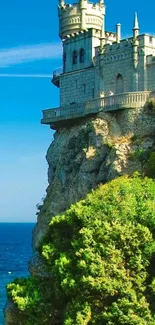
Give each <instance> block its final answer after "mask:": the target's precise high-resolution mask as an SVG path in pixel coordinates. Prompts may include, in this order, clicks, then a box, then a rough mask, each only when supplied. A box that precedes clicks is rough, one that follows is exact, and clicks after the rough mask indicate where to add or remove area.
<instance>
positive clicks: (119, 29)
mask: <svg viewBox="0 0 155 325" xmlns="http://www.w3.org/2000/svg"><path fill="white" fill-rule="evenodd" d="M120 40H121V24H119V23H118V24H117V25H116V41H117V43H120Z"/></svg>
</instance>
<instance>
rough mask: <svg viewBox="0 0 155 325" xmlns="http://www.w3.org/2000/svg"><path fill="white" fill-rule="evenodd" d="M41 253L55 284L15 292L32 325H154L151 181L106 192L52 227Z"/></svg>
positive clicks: (21, 286)
mask: <svg viewBox="0 0 155 325" xmlns="http://www.w3.org/2000/svg"><path fill="white" fill-rule="evenodd" d="M40 253H41V254H42V257H43V259H44V261H45V263H46V267H47V271H48V272H49V274H51V280H50V282H49V280H48V281H47V280H45V279H40V280H38V279H36V278H30V279H28V280H23V281H25V282H23V283H22V282H20V281H16V282H15V283H14V284H11V285H9V287H8V290H9V295H10V296H11V297H12V299H13V301H14V302H15V303H16V304H17V305H18V308H19V309H20V310H21V311H23V313H26V315H27V325H41V324H46V325H54V324H59V325H155V309H154V297H155V268H154V266H155V183H154V182H153V180H152V179H147V178H145V179H141V178H139V177H138V176H135V177H133V178H128V177H125V176H124V177H120V178H118V179H115V180H114V181H112V182H110V183H108V184H106V185H103V186H100V187H99V188H98V189H97V190H95V191H93V192H92V193H91V194H89V195H88V196H87V197H86V199H85V200H82V201H80V202H78V203H77V204H75V205H72V206H71V207H70V209H69V210H68V211H66V213H65V214H63V215H59V216H56V217H54V218H53V219H52V221H51V223H50V225H49V232H48V234H47V236H46V238H44V240H43V242H42V245H41V247H40ZM26 281H27V282H26ZM21 298H22V299H21ZM34 311H35V316H34V315H33V313H34Z"/></svg>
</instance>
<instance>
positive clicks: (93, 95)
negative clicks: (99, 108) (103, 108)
mask: <svg viewBox="0 0 155 325" xmlns="http://www.w3.org/2000/svg"><path fill="white" fill-rule="evenodd" d="M94 97H95V90H94V88H92V98H94Z"/></svg>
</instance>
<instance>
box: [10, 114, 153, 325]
mask: <svg viewBox="0 0 155 325" xmlns="http://www.w3.org/2000/svg"><path fill="white" fill-rule="evenodd" d="M154 151H155V114H154V112H153V111H150V110H148V109H139V110H137V109H136V110H135V109H129V110H121V111H118V112H112V113H103V112H101V113H99V114H98V115H96V116H93V117H89V118H87V119H81V120H80V121H78V123H77V124H75V125H70V126H69V125H68V126H67V127H63V128H61V129H59V130H57V131H56V132H55V134H54V140H53V142H52V144H51V145H50V147H49V149H48V152H47V156H46V158H47V162H48V165H49V169H48V181H49V186H48V188H47V195H46V198H45V199H44V202H43V204H42V205H40V206H39V207H38V212H37V214H38V221H37V224H36V227H35V229H34V232H33V247H34V250H35V252H36V254H35V255H34V257H33V258H32V260H31V261H30V267H29V268H30V272H31V274H40V275H41V276H47V274H45V272H44V267H43V264H42V262H41V261H40V258H39V253H37V251H38V247H39V243H40V241H41V239H42V237H43V236H44V234H45V233H46V231H47V229H48V223H49V221H50V219H51V218H52V216H54V215H57V214H60V213H61V212H62V211H64V210H66V209H67V208H68V207H69V206H70V205H71V204H72V203H74V202H76V201H78V200H80V199H81V198H83V197H85V196H86V194H87V193H88V192H90V191H91V190H92V189H94V188H96V187H97V186H98V185H99V184H100V183H105V182H107V181H109V180H111V179H113V178H116V177H118V176H120V175H122V174H125V173H127V174H132V173H133V172H134V171H139V172H141V173H145V174H147V173H148V170H149V169H148V162H149V161H151V159H152V155H153V154H154ZM150 163H152V161H151V162H150ZM11 308H12V306H11ZM5 314H6V325H15V324H18V323H17V313H13V312H11V311H10V308H9V307H8V308H7V309H6V311H5ZM10 314H11V315H12V320H11V317H10ZM14 314H15V315H16V316H15V317H14V316H13V315H14ZM22 324H23V325H24V321H23V323H22Z"/></svg>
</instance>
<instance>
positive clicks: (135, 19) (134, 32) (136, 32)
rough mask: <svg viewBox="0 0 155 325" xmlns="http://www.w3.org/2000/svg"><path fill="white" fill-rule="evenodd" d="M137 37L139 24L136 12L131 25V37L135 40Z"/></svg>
mask: <svg viewBox="0 0 155 325" xmlns="http://www.w3.org/2000/svg"><path fill="white" fill-rule="evenodd" d="M138 35H139V24H138V17H137V12H135V16H134V24H133V37H134V38H136V37H137V36H138Z"/></svg>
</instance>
